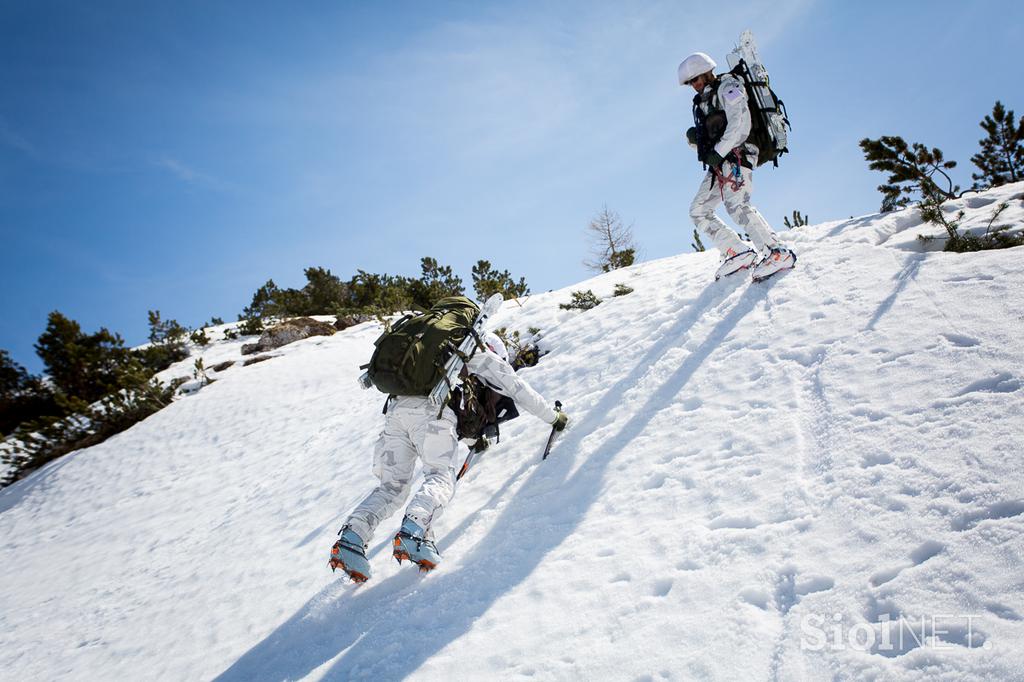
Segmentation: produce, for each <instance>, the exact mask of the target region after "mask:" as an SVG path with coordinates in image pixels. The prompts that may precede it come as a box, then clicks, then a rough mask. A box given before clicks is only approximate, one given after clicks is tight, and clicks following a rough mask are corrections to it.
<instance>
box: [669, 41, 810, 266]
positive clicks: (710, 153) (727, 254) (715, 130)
mask: <svg viewBox="0 0 1024 682" xmlns="http://www.w3.org/2000/svg"><path fill="white" fill-rule="evenodd" d="M716 66H717V65H716V64H715V61H714V60H713V59H712V58H711V57H709V56H708V55H706V54H705V53H703V52H695V53H693V54H691V55H690V56H689V57H687V58H686V59H685V60H683V62H682V63H681V64H680V65H679V84H680V85H690V86H692V87H693V89H694V90H695V91H696V92H697V95H696V96H695V97H694V105H695V106H694V114H695V119H696V120H695V121H694V123H695V125H694V127H692V128H690V129H689V130H687V131H686V138H687V140H688V141H689V143H690V146H692V147H694V148H695V149H698V153H699V154H700V153H702V154H703V155H702V156H701V158H700V161H701V162H702V163H704V164H706V165H707V167H708V174H707V175H706V176H705V177H704V179H703V180H701V184H700V189H699V190H698V191H697V195H696V196H695V197H694V198H693V203H691V204H690V217H691V218H692V219H693V222H694V224H695V225H696V226H697V228H698V229H700V230H702V231H703V232H705V233H706V234H707V235H708V236H710V237H711V239H712V241H713V242H714V244H715V246H716V247H718V250H719V252H720V253H721V256H722V263H721V265H720V266H719V267H718V271H717V272H716V273H715V279H718V278H720V277H724V276H726V275H731V274H734V273H736V272H739V271H740V270H745V269H748V268H751V266H753V269H752V271H751V276H752V277H753V279H755V280H761V279H765V278H766V277H769V276H771V275H773V274H775V273H776V272H779V271H781V270H787V269H790V268H792V267H793V266H794V265H795V264H796V254H794V253H793V252H792V251H790V250H789V249H788V248H786V247H785V246H783V245H782V244H781V242H779V238H778V235H776V234H775V232H774V230H772V228H771V226H770V225H769V224H768V221H767V220H765V219H764V216H762V215H761V213H760V212H759V211H758V210H757V209H756V208H754V206H753V205H751V203H750V194H751V191H752V189H753V170H752V169H753V168H755V167H756V166H757V155H758V150H757V146H756V145H754V144H752V143H750V142H748V136H749V135H750V132H751V116H750V107H749V104H748V99H747V91H746V88H745V87H744V84H743V82H742V81H741V80H740V79H739V78H737V77H736V76H734V75H732V74H731V73H726V74H723V75H722V76H716V75H715V73H714V69H715V67H716ZM698 126H699V127H698ZM699 140H701V141H704V144H703V145H698V141H699ZM700 147H707V150H706V151H703V152H702V150H701V149H700ZM723 202H724V203H725V208H726V210H727V211H728V212H729V215H730V216H731V217H732V219H733V220H735V221H736V222H737V223H738V224H739V225H741V226H742V227H743V228H744V229H745V230H746V232H747V234H748V235H750V239H751V241H752V242H753V243H754V245H753V248H751V247H750V246H749V245H748V244H747V243H746V242H744V241H743V240H742V239H740V237H739V236H738V235H737V234H736V232H734V231H733V230H731V229H730V228H729V227H728V226H726V224H725V223H724V222H723V221H722V220H721V219H720V218H719V217H718V216H717V215H715V209H716V208H718V205H719V204H720V203H723ZM755 263H756V264H755Z"/></svg>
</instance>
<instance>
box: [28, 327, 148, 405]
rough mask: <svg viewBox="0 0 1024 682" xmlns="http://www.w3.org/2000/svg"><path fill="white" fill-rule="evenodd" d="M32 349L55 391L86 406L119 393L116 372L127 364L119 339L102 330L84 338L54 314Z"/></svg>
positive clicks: (127, 355)
mask: <svg viewBox="0 0 1024 682" xmlns="http://www.w3.org/2000/svg"><path fill="white" fill-rule="evenodd" d="M35 349H36V353H37V354H38V355H39V357H40V358H41V359H42V361H43V364H44V365H45V366H46V373H47V375H49V377H50V379H51V380H52V381H53V384H54V386H55V387H56V388H57V389H58V391H59V392H60V393H62V394H64V395H65V396H69V397H75V398H78V399H81V400H83V401H85V402H86V403H91V402H94V401H96V400H98V399H99V398H102V397H103V396H104V395H107V394H108V393H111V392H112V391H116V390H118V389H119V388H120V387H121V386H120V383H119V370H120V369H121V368H122V367H123V366H124V365H125V364H126V363H128V362H129V360H130V352H129V351H128V349H127V348H125V347H124V340H123V339H122V338H121V337H120V336H119V335H117V334H112V333H111V332H109V331H107V330H106V329H102V328H101V329H100V330H99V331H98V332H96V333H94V334H85V333H84V332H83V331H82V328H81V327H80V326H79V324H78V323H77V322H75V321H74V320H71V319H68V318H67V317H65V316H64V315H62V314H61V313H60V312H58V311H56V310H55V311H53V312H52V313H50V315H49V318H48V321H47V325H46V330H45V331H44V332H43V333H42V334H41V335H40V336H39V340H38V341H37V342H36V344H35Z"/></svg>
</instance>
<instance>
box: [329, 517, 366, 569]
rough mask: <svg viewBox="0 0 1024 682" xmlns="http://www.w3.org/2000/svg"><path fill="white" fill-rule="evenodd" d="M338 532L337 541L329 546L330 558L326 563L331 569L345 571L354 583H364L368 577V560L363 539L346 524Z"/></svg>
mask: <svg viewBox="0 0 1024 682" xmlns="http://www.w3.org/2000/svg"><path fill="white" fill-rule="evenodd" d="M338 534H339V535H341V537H340V538H338V541H337V542H335V543H334V546H333V547H331V560H330V561H329V562H327V565H328V566H330V567H331V570H332V571H334V570H337V569H339V568H340V569H341V570H343V571H345V573H346V574H347V575H348V577H349V578H351V579H352V582H354V583H365V582H366V581H367V580H369V579H370V575H371V571H370V562H369V561H367V560H366V545H364V544H363V539H362V538H361V537H359V535H357V534H356V532H355V531H354V530H352V529H351V528H349V527H348V526H344V527H343V528H342V529H341V530H340V531H338Z"/></svg>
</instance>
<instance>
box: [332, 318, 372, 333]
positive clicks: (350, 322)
mask: <svg viewBox="0 0 1024 682" xmlns="http://www.w3.org/2000/svg"><path fill="white" fill-rule="evenodd" d="M372 319H374V318H373V315H339V316H338V318H337V319H336V320H335V321H334V328H335V329H337V330H338V331H339V332H340V331H342V330H343V329H348V328H349V327H354V326H356V325H357V324H362V323H363V322H369V321H370V320H372Z"/></svg>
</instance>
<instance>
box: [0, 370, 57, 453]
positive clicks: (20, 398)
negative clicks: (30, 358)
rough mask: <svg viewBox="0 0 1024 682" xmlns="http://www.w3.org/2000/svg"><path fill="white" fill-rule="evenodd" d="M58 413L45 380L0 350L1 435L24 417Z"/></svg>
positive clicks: (15, 425) (29, 417) (6, 432)
mask: <svg viewBox="0 0 1024 682" xmlns="http://www.w3.org/2000/svg"><path fill="white" fill-rule="evenodd" d="M59 413H60V410H59V409H58V408H57V404H56V402H55V401H54V397H53V393H52V392H51V391H50V390H49V389H48V388H47V387H46V384H45V383H44V382H43V381H42V380H41V379H40V378H39V377H37V376H33V375H32V374H29V373H28V371H27V370H26V369H25V368H24V367H22V366H21V365H19V364H18V363H17V362H15V361H14V360H13V359H12V358H11V356H10V354H8V352H7V351H5V350H0V435H3V436H6V435H8V434H10V433H11V432H12V431H13V430H14V429H15V428H16V427H17V426H18V424H21V423H22V422H24V421H27V420H30V419H37V418H39V417H41V416H43V415H55V414H59Z"/></svg>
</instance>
